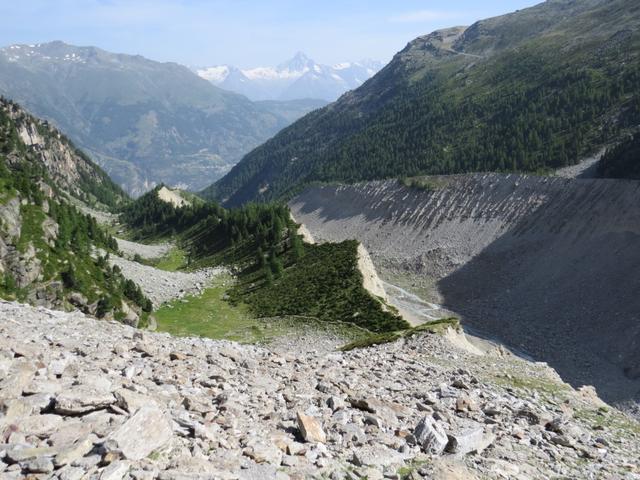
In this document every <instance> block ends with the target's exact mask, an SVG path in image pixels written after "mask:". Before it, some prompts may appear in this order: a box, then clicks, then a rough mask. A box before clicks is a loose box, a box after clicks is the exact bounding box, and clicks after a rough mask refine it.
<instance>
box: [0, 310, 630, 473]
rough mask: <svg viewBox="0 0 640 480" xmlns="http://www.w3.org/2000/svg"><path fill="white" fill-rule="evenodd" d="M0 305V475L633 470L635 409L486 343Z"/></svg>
mask: <svg viewBox="0 0 640 480" xmlns="http://www.w3.org/2000/svg"><path fill="white" fill-rule="evenodd" d="M0 318H2V319H3V321H2V322H1V323H0V378H2V380H0V401H1V402H2V404H3V406H4V408H3V410H2V411H3V415H2V416H0V432H1V433H2V440H1V442H0V476H1V477H2V478H3V479H7V480H12V479H18V478H24V477H25V476H27V475H29V478H34V479H38V478H58V479H71V478H96V479H97V478H100V479H152V478H159V479H167V480H168V479H176V478H180V479H209V478H216V479H217V478H220V479H282V480H286V479H302V478H332V479H341V478H350V479H358V478H368V479H382V478H383V476H385V477H386V478H411V479H419V478H452V479H473V478H505V479H506V478H509V479H525V478H526V479H531V478H534V479H537V478H540V479H542V478H545V479H546V478H550V477H562V478H629V479H631V478H637V477H638V475H640V470H639V468H640V466H639V465H638V458H640V425H638V424H637V423H635V422H633V421H631V420H629V419H627V418H626V417H625V416H623V415H622V414H620V413H618V412H617V411H616V410H614V409H610V408H608V407H606V406H605V405H604V404H602V403H601V402H600V401H599V400H598V399H597V398H596V397H595V395H593V392H592V391H591V390H589V389H584V390H582V391H580V392H577V391H574V390H573V389H571V388H570V387H569V386H568V385H566V384H564V383H562V382H561V381H560V379H559V378H558V376H557V375H556V374H555V373H554V372H553V371H552V370H551V369H549V368H548V367H546V366H544V365H542V364H534V363H530V362H526V361H523V360H521V359H519V358H517V357H513V356H511V355H510V354H508V353H506V352H504V351H502V350H500V349H496V350H494V351H491V352H489V353H487V354H484V355H477V354H474V353H471V352H470V351H469V350H468V349H466V348H460V347H459V346H456V345H454V343H455V344H458V345H464V342H463V341H456V342H454V343H452V342H450V341H449V340H448V339H447V336H439V335H422V336H416V337H413V338H408V339H405V340H402V341H398V342H395V343H392V344H387V345H383V346H378V347H372V348H369V349H366V350H356V351H352V352H338V351H336V350H335V347H336V345H338V344H339V343H340V342H339V339H337V338H335V337H331V336H329V337H327V336H322V335H321V336H316V335H315V334H311V333H310V334H307V335H306V336H304V335H303V336H299V335H293V336H289V337H281V338H280V339H279V340H278V341H276V342H274V343H272V344H270V345H269V346H268V347H266V348H264V347H257V346H251V345H240V344H236V343H231V342H226V341H214V340H210V339H205V338H177V337H172V336H170V335H168V334H157V333H149V332H142V331H139V330H136V329H133V328H131V327H128V326H125V325H122V324H119V323H116V322H107V321H97V320H94V319H91V318H88V317H85V316H84V315H82V314H79V313H63V312H54V311H48V310H45V309H36V308H32V307H28V306H24V305H19V304H16V303H8V302H0ZM451 335H453V336H455V337H459V336H460V334H457V333H455V332H450V333H449V335H448V336H451ZM458 340H460V339H459V338H458ZM443 450H444V451H443Z"/></svg>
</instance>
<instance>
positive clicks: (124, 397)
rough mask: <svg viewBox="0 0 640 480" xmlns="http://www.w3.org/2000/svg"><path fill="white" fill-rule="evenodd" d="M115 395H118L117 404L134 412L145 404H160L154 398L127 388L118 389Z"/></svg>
mask: <svg viewBox="0 0 640 480" xmlns="http://www.w3.org/2000/svg"><path fill="white" fill-rule="evenodd" d="M114 396H115V397H116V401H117V405H118V406H119V407H120V408H123V409H125V410H126V411H127V412H129V413H132V414H133V413H135V412H137V411H138V410H140V409H141V408H142V407H144V406H158V404H157V402H156V401H155V400H154V399H152V398H150V397H147V396H145V395H141V394H139V393H136V392H133V391H131V390H128V389H126V388H120V389H118V390H116V391H115V392H114Z"/></svg>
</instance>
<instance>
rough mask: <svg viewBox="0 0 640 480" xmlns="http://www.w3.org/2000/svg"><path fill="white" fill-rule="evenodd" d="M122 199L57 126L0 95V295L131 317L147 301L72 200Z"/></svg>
mask: <svg viewBox="0 0 640 480" xmlns="http://www.w3.org/2000/svg"><path fill="white" fill-rule="evenodd" d="M125 200H126V196H125V194H124V193H123V192H122V190H120V188H119V187H117V186H116V185H114V184H113V183H112V182H111V181H110V180H109V178H108V177H107V175H106V174H105V173H104V172H103V171H102V170H100V168H99V167H97V166H96V165H94V164H93V163H92V162H91V161H90V160H89V159H88V158H87V157H86V156H85V155H83V154H82V153H81V152H79V151H78V150H76V148H75V147H74V146H73V144H71V143H70V142H69V141H68V140H67V139H65V138H64V137H63V136H62V135H61V134H60V133H59V132H58V131H57V130H55V129H53V128H51V127H50V126H49V125H48V124H47V123H46V122H42V121H40V120H37V119H35V118H33V117H31V116H30V115H28V114H27V113H25V112H24V111H23V110H22V109H21V108H20V107H18V106H17V105H16V104H13V103H10V102H8V101H6V100H3V99H1V100H0V297H1V298H10V299H19V300H22V301H28V302H29V303H32V304H35V305H39V306H47V307H55V308H59V309H68V308H74V307H75V308H78V309H81V310H83V311H84V312H86V313H90V314H92V315H95V316H97V317H100V318H103V317H107V318H116V319H118V320H124V321H127V322H129V323H131V324H137V322H138V321H139V319H140V316H141V315H146V312H148V311H149V310H150V309H151V305H150V303H149V301H148V300H147V299H146V298H145V297H144V295H143V294H142V292H141V291H140V289H139V288H138V287H137V286H136V285H135V284H133V283H132V282H129V281H126V280H125V279H124V277H122V276H121V275H120V273H119V271H117V270H115V269H112V268H110V267H109V266H108V262H107V257H106V256H105V253H104V252H113V251H115V250H116V249H117V244H116V241H115V240H114V239H113V238H112V237H110V236H109V235H108V234H107V233H106V232H105V231H104V230H102V229H101V227H99V226H98V225H97V223H96V221H95V220H94V219H93V218H92V217H90V216H87V215H84V214H82V213H81V212H80V211H79V210H78V209H77V208H76V207H75V206H74V205H73V204H74V203H77V202H79V201H81V202H85V203H92V204H102V206H105V205H106V206H111V207H114V206H117V205H119V204H121V203H123V202H124V201H125ZM96 249H100V250H96ZM143 310H145V312H143Z"/></svg>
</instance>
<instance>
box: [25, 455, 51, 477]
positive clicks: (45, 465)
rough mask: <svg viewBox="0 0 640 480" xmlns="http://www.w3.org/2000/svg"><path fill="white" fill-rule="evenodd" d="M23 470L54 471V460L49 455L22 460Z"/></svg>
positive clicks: (33, 471)
mask: <svg viewBox="0 0 640 480" xmlns="http://www.w3.org/2000/svg"><path fill="white" fill-rule="evenodd" d="M20 467H22V470H24V471H26V472H29V473H51V472H53V462H52V461H51V458H48V457H36V458H31V459H29V460H25V461H23V462H20Z"/></svg>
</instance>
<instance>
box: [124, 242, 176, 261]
mask: <svg viewBox="0 0 640 480" xmlns="http://www.w3.org/2000/svg"><path fill="white" fill-rule="evenodd" d="M117 241H118V248H119V249H120V251H121V252H122V253H124V254H125V256H127V257H133V256H134V255H136V254H138V255H140V256H141V257H142V258H144V259H151V258H160V257H162V256H164V255H166V254H167V253H169V251H170V250H171V248H172V247H173V245H171V244H170V243H160V244H158V245H145V244H142V243H136V242H130V241H128V240H122V239H121V238H118V239H117Z"/></svg>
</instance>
